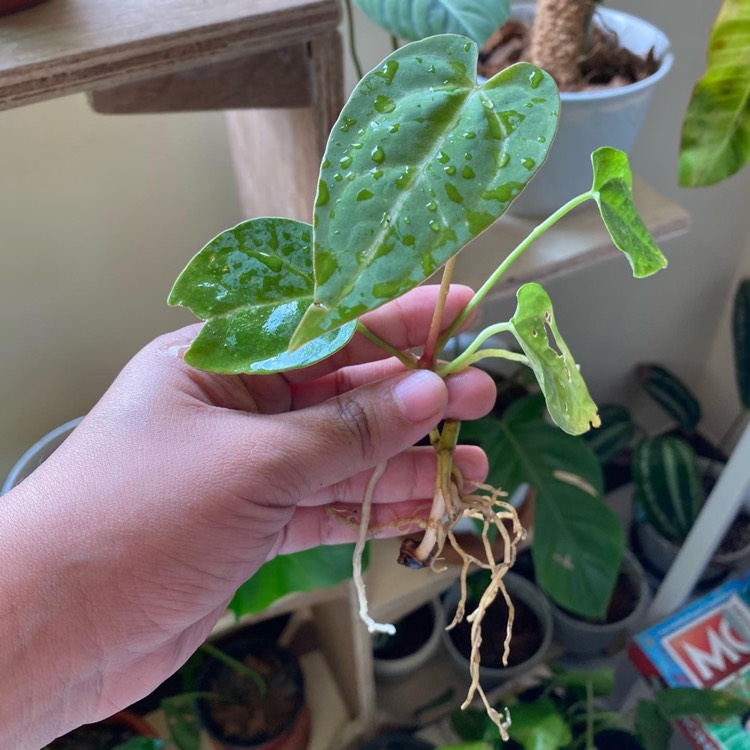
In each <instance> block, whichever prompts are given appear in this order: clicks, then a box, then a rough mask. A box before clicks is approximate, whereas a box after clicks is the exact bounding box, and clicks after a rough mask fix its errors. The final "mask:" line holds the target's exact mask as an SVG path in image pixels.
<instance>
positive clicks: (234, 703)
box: [198, 641, 304, 748]
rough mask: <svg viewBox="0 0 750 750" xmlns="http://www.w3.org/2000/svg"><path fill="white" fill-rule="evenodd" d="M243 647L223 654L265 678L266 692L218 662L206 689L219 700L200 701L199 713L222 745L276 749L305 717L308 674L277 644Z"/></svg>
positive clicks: (204, 684) (206, 680) (203, 686)
mask: <svg viewBox="0 0 750 750" xmlns="http://www.w3.org/2000/svg"><path fill="white" fill-rule="evenodd" d="M243 645H244V646H245V649H243V651H244V653H240V654H238V653H236V652H237V650H239V647H238V646H237V647H235V646H233V647H232V649H231V650H230V649H227V648H224V647H222V650H224V651H228V652H229V653H230V655H231V656H233V657H234V658H236V659H238V660H240V661H242V662H243V663H244V664H245V665H246V666H247V667H249V668H250V669H253V670H255V671H256V672H257V673H258V674H260V676H261V677H262V678H263V681H264V683H265V694H263V693H262V692H261V689H260V687H259V686H258V684H257V683H256V682H255V681H254V680H253V679H252V678H251V677H249V676H247V675H244V674H239V673H238V672H236V671H235V670H233V669H231V668H229V667H227V666H224V665H223V664H218V663H217V662H212V663H211V665H210V666H209V668H208V670H207V672H206V674H205V675H204V677H203V679H202V680H201V686H200V687H201V690H205V691H207V692H210V693H213V694H215V695H216V696H217V697H218V698H217V700H200V701H198V711H199V714H200V716H201V719H202V721H203V723H204V725H205V726H206V729H207V730H208V732H209V734H210V735H211V736H212V737H213V738H214V739H215V740H216V742H215V744H216V745H217V746H226V747H247V748H252V747H265V746H271V747H275V744H273V743H274V741H275V740H276V739H277V738H280V737H284V736H287V735H291V734H292V732H293V731H294V730H295V728H296V726H297V725H298V724H299V720H300V716H301V715H302V713H303V710H304V685H303V679H302V672H301V670H300V668H299V665H298V664H297V662H296V660H295V659H294V658H293V657H292V656H291V654H289V653H288V652H286V651H284V650H283V649H280V648H278V647H276V646H275V644H272V643H263V642H258V641H255V642H253V643H252V644H250V643H249V642H248V643H246V644H243ZM295 736H296V735H295ZM300 746H301V747H302V746H304V745H300Z"/></svg>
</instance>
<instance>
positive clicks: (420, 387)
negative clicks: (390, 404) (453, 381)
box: [393, 370, 446, 422]
mask: <svg viewBox="0 0 750 750" xmlns="http://www.w3.org/2000/svg"><path fill="white" fill-rule="evenodd" d="M393 391H394V393H395V395H396V400H397V401H398V402H399V406H400V408H401V413H402V414H403V415H404V416H405V417H406V419H408V420H409V421H410V422H424V421H425V420H426V419H429V418H430V417H435V416H438V415H439V414H440V413H441V411H442V407H443V404H444V403H445V392H446V389H445V384H444V383H443V380H442V378H441V377H440V376H439V375H436V374H435V373H434V372H432V371H430V370H415V371H414V372H411V373H409V374H408V375H406V376H405V377H403V378H402V379H401V380H399V381H398V382H397V383H396V385H395V387H394V389H393Z"/></svg>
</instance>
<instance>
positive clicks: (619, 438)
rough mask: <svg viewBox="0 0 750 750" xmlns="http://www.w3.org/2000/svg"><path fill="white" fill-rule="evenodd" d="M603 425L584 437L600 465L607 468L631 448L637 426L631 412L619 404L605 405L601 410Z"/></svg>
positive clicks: (600, 415) (600, 416)
mask: <svg viewBox="0 0 750 750" xmlns="http://www.w3.org/2000/svg"><path fill="white" fill-rule="evenodd" d="M599 419H600V420H601V424H600V425H599V427H597V428H596V429H595V430H590V431H589V432H587V433H585V434H584V435H583V439H584V440H585V441H586V444H587V445H588V446H589V448H591V450H593V451H594V453H596V457H597V458H598V459H599V463H600V464H601V465H602V466H606V465H607V464H608V463H609V462H610V461H611V460H612V459H613V458H614V457H615V456H618V455H619V454H620V453H622V452H623V451H624V450H626V449H627V448H629V447H630V444H631V443H632V442H633V438H635V434H636V426H635V423H634V422H633V419H632V418H631V416H630V412H629V411H628V410H627V409H626V408H625V407H624V406H620V405H618V404H605V405H603V406H601V407H600V408H599Z"/></svg>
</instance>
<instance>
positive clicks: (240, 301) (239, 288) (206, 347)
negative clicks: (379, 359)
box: [169, 218, 356, 374]
mask: <svg viewBox="0 0 750 750" xmlns="http://www.w3.org/2000/svg"><path fill="white" fill-rule="evenodd" d="M311 229H312V228H311V227H310V225H309V224H304V223H302V222H299V221H293V220H292V219H276V218H261V219H250V220H249V221H245V222H242V223H241V224H238V225H237V226H236V227H233V228H232V229H228V230H227V231H225V232H222V233H221V234H220V235H219V236H218V237H215V238H214V239H213V240H211V242H209V243H208V245H206V246H205V247H204V248H203V249H202V250H201V251H200V252H199V253H198V254H197V255H196V256H195V257H194V258H193V259H192V260H191V261H190V263H189V264H188V266H187V268H185V270H184V271H183V272H182V273H181V274H180V276H179V278H178V279H177V281H176V282H175V284H174V287H173V288H172V292H171V294H170V295H169V304H170V305H183V306H185V307H189V308H190V309H191V310H192V311H193V313H195V315H197V316H198V317H199V318H201V319H203V320H205V321H206V324H205V325H204V326H203V329H202V330H201V332H200V333H199V334H198V336H197V338H196V339H195V341H193V344H192V345H191V347H190V349H189V350H188V351H187V352H186V354H185V361H186V362H188V364H191V365H193V366H194V367H198V368H200V369H203V370H211V371H213V372H223V373H241V372H248V373H256V374H258V373H268V372H281V371H283V370H291V369H296V368H299V367H306V366H307V365H311V364H313V363H314V362H318V361H319V360H321V359H325V358H326V357H328V356H329V355H331V354H333V353H334V352H335V351H337V350H339V349H340V348H341V347H342V346H344V345H345V344H346V343H347V342H348V341H349V339H351V337H352V336H353V335H354V328H355V326H356V323H352V324H350V325H347V326H343V327H342V328H341V329H339V330H338V331H334V332H332V333H329V334H326V335H324V336H321V337H320V338H318V339H315V340H314V341H310V343H308V344H307V345H305V346H304V347H302V348H301V349H298V350H297V351H295V352H293V353H288V352H287V349H288V348H289V340H290V338H291V336H292V333H293V332H294V329H295V328H296V327H297V325H298V324H299V322H300V320H301V319H302V316H303V314H304V312H305V310H307V308H308V307H309V305H310V303H311V302H312V298H313V271H312V255H311V245H310V243H311V239H310V238H311Z"/></svg>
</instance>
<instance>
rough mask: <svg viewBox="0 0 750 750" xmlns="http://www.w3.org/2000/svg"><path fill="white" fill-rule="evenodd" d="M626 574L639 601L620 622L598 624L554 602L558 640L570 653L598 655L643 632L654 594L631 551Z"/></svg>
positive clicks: (624, 563) (624, 565) (626, 558)
mask: <svg viewBox="0 0 750 750" xmlns="http://www.w3.org/2000/svg"><path fill="white" fill-rule="evenodd" d="M622 571H623V572H624V573H625V574H626V575H627V576H628V577H629V578H630V579H631V580H632V581H633V583H634V584H635V587H636V589H637V591H638V601H637V604H636V606H635V609H634V610H633V611H632V612H631V613H630V614H629V615H628V616H627V617H625V618H624V619H622V620H619V621H618V622H610V623H596V622H589V621H588V620H581V619H579V618H578V617H575V616H574V615H571V614H569V613H568V612H566V611H564V610H562V609H560V607H558V606H557V605H556V604H555V603H554V602H550V607H551V609H552V618H553V620H554V622H555V641H557V643H559V644H560V645H561V646H562V647H563V648H564V649H565V651H566V652H567V653H569V654H575V655H576V656H595V655H597V654H601V653H604V652H606V651H608V650H609V649H610V648H611V647H613V646H615V645H617V644H620V643H623V644H624V643H625V641H626V640H627V638H628V637H629V636H630V635H631V634H632V633H635V632H636V631H637V630H638V629H639V627H640V625H641V623H642V621H643V618H644V616H645V614H646V610H647V609H648V603H649V599H650V591H649V588H648V582H647V580H646V573H645V571H644V570H643V568H642V567H641V564H640V563H639V562H638V560H637V558H636V557H635V555H634V554H633V553H632V552H631V551H630V550H627V549H626V550H625V556H624V557H623V561H622Z"/></svg>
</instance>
